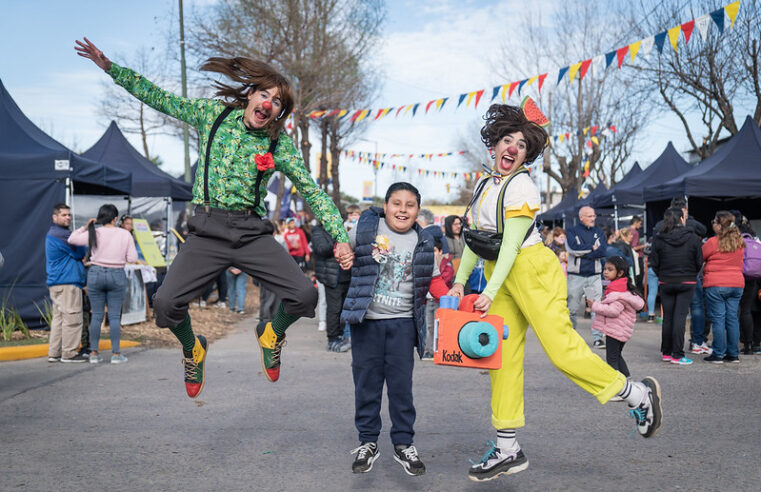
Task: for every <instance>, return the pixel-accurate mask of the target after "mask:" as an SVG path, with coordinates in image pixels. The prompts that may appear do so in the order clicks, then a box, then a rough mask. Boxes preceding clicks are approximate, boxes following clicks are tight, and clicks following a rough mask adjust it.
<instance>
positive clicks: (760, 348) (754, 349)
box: [750, 345, 761, 355]
mask: <svg viewBox="0 0 761 492" xmlns="http://www.w3.org/2000/svg"><path fill="white" fill-rule="evenodd" d="M750 350H751V352H753V355H761V346H759V345H753V346H752V347H751V348H750Z"/></svg>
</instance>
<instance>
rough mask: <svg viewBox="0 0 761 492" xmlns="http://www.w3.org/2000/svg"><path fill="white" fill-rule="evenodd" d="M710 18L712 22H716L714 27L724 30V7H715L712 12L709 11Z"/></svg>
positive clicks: (721, 31) (720, 30)
mask: <svg viewBox="0 0 761 492" xmlns="http://www.w3.org/2000/svg"><path fill="white" fill-rule="evenodd" d="M710 15H711V19H713V22H714V24H716V27H718V28H719V32H720V33H723V32H724V9H716V10H714V11H713V12H711V14H710Z"/></svg>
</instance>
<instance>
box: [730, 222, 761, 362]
mask: <svg viewBox="0 0 761 492" xmlns="http://www.w3.org/2000/svg"><path fill="white" fill-rule="evenodd" d="M732 213H733V214H734V216H735V220H736V222H737V224H739V225H738V226H737V227H738V228H739V229H740V234H741V235H742V238H743V241H744V242H745V252H744V253H743V277H745V288H743V294H742V297H741V298H740V341H741V342H742V344H743V349H742V353H743V354H745V355H749V354H756V355H761V302H759V301H761V300H760V299H759V298H758V290H759V288H761V241H759V239H758V236H757V235H756V233H755V232H754V231H753V229H752V228H751V226H750V222H748V219H747V218H746V217H744V216H743V215H742V214H741V213H740V212H737V211H735V210H733V211H732Z"/></svg>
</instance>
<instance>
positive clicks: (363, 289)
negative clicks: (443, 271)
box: [341, 183, 447, 475]
mask: <svg viewBox="0 0 761 492" xmlns="http://www.w3.org/2000/svg"><path fill="white" fill-rule="evenodd" d="M419 211H420V193H419V192H418V190H417V188H415V187H414V186H412V185H411V184H409V183H394V184H392V185H391V186H390V187H389V189H388V191H386V199H385V204H384V205H383V210H381V209H380V208H378V207H372V208H370V209H369V210H366V211H365V212H364V213H363V214H362V216H361V217H360V219H359V222H358V223H357V227H354V228H352V229H351V231H349V239H350V241H351V245H352V247H353V248H354V250H355V261H354V266H353V270H352V276H351V284H350V286H349V293H348V295H347V297H346V302H345V303H344V309H343V313H342V314H341V320H342V321H343V322H347V323H349V324H350V325H351V339H352V344H351V355H352V374H353V376H354V401H355V414H354V422H355V425H356V427H357V431H358V432H359V441H360V443H361V444H360V446H359V447H358V448H356V449H355V450H353V451H352V453H357V454H356V457H355V460H354V463H353V464H352V471H353V472H354V473H366V472H369V471H370V470H371V469H372V467H373V463H374V462H375V460H376V459H377V458H378V456H379V452H378V445H377V440H378V435H379V434H380V430H381V418H380V409H381V399H382V392H383V383H384V382H385V383H386V385H387V386H388V406H389V414H390V416H391V423H392V426H391V441H392V443H393V445H394V459H395V460H396V461H397V462H399V463H400V464H401V465H402V467H403V468H404V471H405V472H406V473H407V474H409V475H422V474H424V473H425V465H424V464H423V462H422V461H420V458H419V457H418V454H417V449H415V446H413V445H412V438H413V436H414V434H415V432H414V431H413V428H412V427H413V424H414V423H415V407H414V405H413V403H412V368H413V366H414V358H413V350H414V347H415V346H417V350H418V355H420V356H422V355H423V346H424V343H425V296H426V294H427V293H428V291H429V289H430V291H431V293H432V294H433V296H434V297H435V298H436V299H438V298H439V297H440V296H441V295H443V294H444V293H446V292H447V287H446V284H445V283H444V281H443V280H442V279H441V277H440V275H439V269H438V267H437V265H436V263H435V259H434V253H433V244H432V241H431V239H430V236H428V235H427V234H424V233H423V232H422V229H421V228H420V226H419V225H418V224H416V223H415V220H416V219H417V214H418V212H419Z"/></svg>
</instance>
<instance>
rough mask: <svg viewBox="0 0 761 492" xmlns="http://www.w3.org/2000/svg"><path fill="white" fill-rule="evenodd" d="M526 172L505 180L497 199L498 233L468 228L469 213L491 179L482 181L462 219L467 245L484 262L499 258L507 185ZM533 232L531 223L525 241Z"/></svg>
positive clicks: (524, 171)
mask: <svg viewBox="0 0 761 492" xmlns="http://www.w3.org/2000/svg"><path fill="white" fill-rule="evenodd" d="M526 172H528V171H526V170H522V171H518V172H516V173H515V174H513V175H512V176H510V177H509V178H507V180H505V182H504V184H503V185H502V188H501V189H500V190H499V197H498V198H497V232H489V231H482V230H478V229H471V228H470V227H469V226H468V212H469V211H470V208H471V207H472V206H473V204H474V203H476V200H478V197H479V196H480V195H481V193H482V192H483V190H484V187H485V186H486V182H487V181H488V180H489V179H491V178H486V179H485V180H483V181H481V183H480V184H479V185H478V188H476V191H475V192H474V193H473V198H472V199H471V200H470V203H468V206H467V207H466V208H465V214H463V217H462V235H463V238H464V239H465V244H467V245H468V247H469V248H470V250H471V251H473V252H474V253H475V254H477V255H478V256H480V257H481V258H483V259H484V260H490V261H494V260H496V259H497V257H498V256H499V249H500V248H501V247H502V233H503V228H504V224H505V205H504V203H505V190H507V185H508V184H510V181H512V179H513V178H514V177H515V176H517V175H519V174H523V173H526ZM533 230H534V222H532V223H531V226H530V227H529V228H528V231H526V235H525V236H524V237H523V241H525V240H526V239H528V237H529V236H530V235H531V232H532V231H533Z"/></svg>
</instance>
